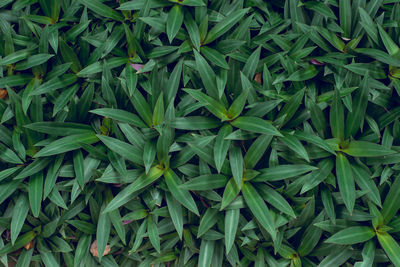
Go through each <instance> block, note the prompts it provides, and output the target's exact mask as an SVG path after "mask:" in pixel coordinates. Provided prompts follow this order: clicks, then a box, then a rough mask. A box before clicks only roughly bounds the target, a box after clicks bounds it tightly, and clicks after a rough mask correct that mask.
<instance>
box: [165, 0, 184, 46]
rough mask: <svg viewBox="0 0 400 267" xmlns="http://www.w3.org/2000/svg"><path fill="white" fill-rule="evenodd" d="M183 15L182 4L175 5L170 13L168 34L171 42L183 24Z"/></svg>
mask: <svg viewBox="0 0 400 267" xmlns="http://www.w3.org/2000/svg"><path fill="white" fill-rule="evenodd" d="M183 15H184V14H183V10H182V7H181V6H180V5H174V6H173V7H172V8H171V10H170V11H169V13H168V19H167V35H168V40H169V42H170V43H172V41H173V40H174V38H175V36H176V34H177V33H178V31H179V29H180V28H181V26H182V22H183Z"/></svg>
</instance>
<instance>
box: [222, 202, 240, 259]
mask: <svg viewBox="0 0 400 267" xmlns="http://www.w3.org/2000/svg"><path fill="white" fill-rule="evenodd" d="M239 216H240V209H231V210H227V211H225V250H226V254H228V253H229V251H230V250H231V248H232V246H233V243H234V242H235V238H236V231H237V228H238V225H239Z"/></svg>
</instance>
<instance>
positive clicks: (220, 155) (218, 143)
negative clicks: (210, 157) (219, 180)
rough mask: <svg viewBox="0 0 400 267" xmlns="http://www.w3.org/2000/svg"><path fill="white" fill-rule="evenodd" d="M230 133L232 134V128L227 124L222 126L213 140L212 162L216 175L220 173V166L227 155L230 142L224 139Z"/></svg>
mask: <svg viewBox="0 0 400 267" xmlns="http://www.w3.org/2000/svg"><path fill="white" fill-rule="evenodd" d="M230 133H232V126H230V125H229V124H227V125H224V126H222V127H221V129H220V130H219V131H218V135H217V138H216V139H215V144H214V161H215V166H216V169H217V171H218V173H219V172H220V171H221V168H222V165H223V164H224V161H225V158H226V155H227V153H228V149H229V145H230V143H231V141H230V140H226V139H225V137H227V136H228V135H229V134H230Z"/></svg>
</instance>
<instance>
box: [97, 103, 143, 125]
mask: <svg viewBox="0 0 400 267" xmlns="http://www.w3.org/2000/svg"><path fill="white" fill-rule="evenodd" d="M90 112H91V113H94V114H97V115H100V116H104V117H107V118H110V119H113V120H117V121H120V122H125V123H129V124H132V125H134V126H136V127H142V128H146V127H147V126H146V124H145V123H144V122H143V121H142V120H141V119H140V118H139V116H137V115H136V114H133V113H130V112H128V111H125V110H121V109H112V108H99V109H94V110H91V111H90Z"/></svg>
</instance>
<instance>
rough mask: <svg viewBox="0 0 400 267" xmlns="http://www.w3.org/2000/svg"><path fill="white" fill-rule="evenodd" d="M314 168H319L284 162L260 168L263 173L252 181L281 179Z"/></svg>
mask: <svg viewBox="0 0 400 267" xmlns="http://www.w3.org/2000/svg"><path fill="white" fill-rule="evenodd" d="M313 170H318V168H317V167H314V166H310V165H303V164H297V165H284V164H282V165H278V166H275V167H269V168H266V169H261V170H260V172H261V173H260V174H259V175H258V176H256V177H255V178H254V179H253V180H252V181H254V182H266V181H279V180H283V179H287V178H291V177H295V176H299V175H302V174H304V173H307V172H310V171H313Z"/></svg>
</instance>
